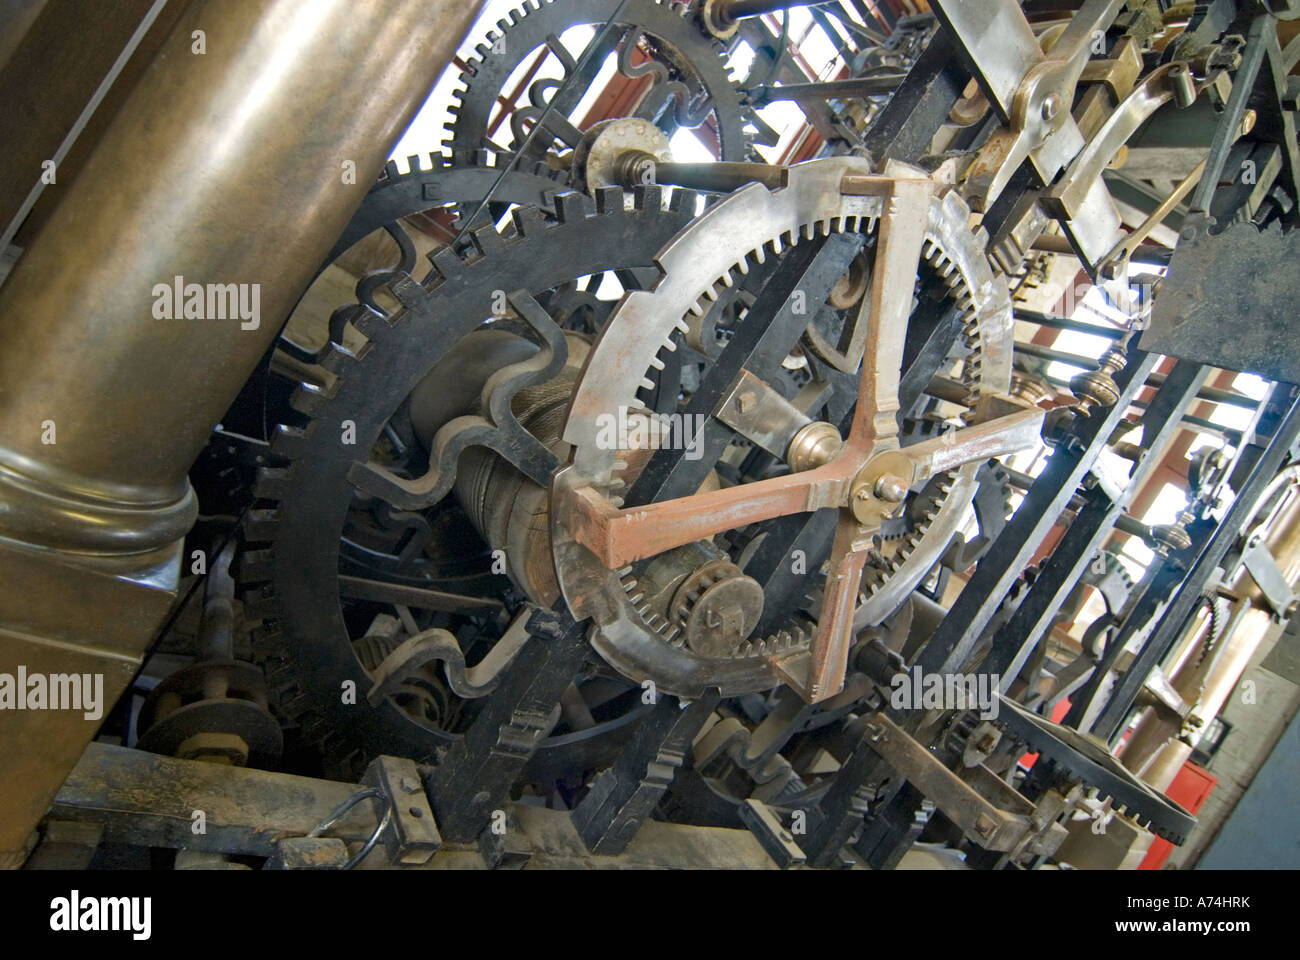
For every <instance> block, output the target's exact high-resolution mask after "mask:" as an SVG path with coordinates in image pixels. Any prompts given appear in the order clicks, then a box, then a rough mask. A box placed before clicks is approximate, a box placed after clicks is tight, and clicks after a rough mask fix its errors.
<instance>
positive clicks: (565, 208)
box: [555, 191, 592, 223]
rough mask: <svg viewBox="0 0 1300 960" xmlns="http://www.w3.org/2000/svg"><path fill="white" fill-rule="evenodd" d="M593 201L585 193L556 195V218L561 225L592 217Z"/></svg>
mask: <svg viewBox="0 0 1300 960" xmlns="http://www.w3.org/2000/svg"><path fill="white" fill-rule="evenodd" d="M591 212H592V206H591V201H590V200H589V199H588V198H587V195H586V194H585V193H576V192H574V191H566V192H564V193H557V194H556V195H555V217H556V219H557V220H559V221H560V223H571V222H573V221H575V220H582V219H584V218H586V217H588V216H590V215H591Z"/></svg>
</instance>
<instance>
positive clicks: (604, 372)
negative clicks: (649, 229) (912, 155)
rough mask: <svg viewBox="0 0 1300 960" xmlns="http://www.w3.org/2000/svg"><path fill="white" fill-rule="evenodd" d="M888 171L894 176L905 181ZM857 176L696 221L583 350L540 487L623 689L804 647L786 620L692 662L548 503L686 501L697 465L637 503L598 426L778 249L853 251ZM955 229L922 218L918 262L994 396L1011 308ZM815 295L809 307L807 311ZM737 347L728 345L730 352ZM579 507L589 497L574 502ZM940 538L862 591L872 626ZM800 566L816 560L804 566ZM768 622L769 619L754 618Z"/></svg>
mask: <svg viewBox="0 0 1300 960" xmlns="http://www.w3.org/2000/svg"><path fill="white" fill-rule="evenodd" d="M899 172H903V173H904V174H905V175H906V171H904V170H900V171H899ZM869 174H870V169H869V167H868V166H867V165H866V164H864V162H863V161H861V160H856V159H852V158H835V159H828V160H820V161H813V162H810V163H807V164H801V165H798V166H795V167H792V168H790V169H789V172H788V180H787V185H786V186H785V187H783V188H780V189H777V190H768V189H767V188H765V187H763V186H761V185H758V184H754V185H751V186H749V187H746V188H743V189H741V190H739V191H737V192H736V193H734V194H732V195H731V196H730V197H729V198H728V199H726V200H724V201H723V202H721V203H719V204H717V205H716V206H714V207H713V208H711V209H710V210H709V211H708V212H706V213H705V214H704V215H703V216H702V217H701V218H700V219H699V220H698V221H697V222H696V227H695V229H693V230H691V231H687V232H686V233H684V234H683V235H681V236H679V237H678V238H677V239H676V240H675V241H674V242H673V244H671V245H670V246H669V247H668V248H666V249H665V250H664V251H663V252H662V253H661V254H660V256H659V258H658V262H659V263H660V265H661V266H662V267H663V269H664V270H665V279H664V281H663V282H662V283H661V284H659V285H658V286H657V287H656V288H655V290H654V291H653V292H652V293H651V292H644V293H637V294H633V295H631V296H630V297H628V298H627V299H626V300H625V301H624V302H623V304H622V305H621V306H620V308H619V310H618V311H617V312H616V313H615V315H614V316H613V317H612V318H611V321H610V324H609V326H608V327H607V328H606V331H605V335H604V336H603V337H602V338H601V340H600V341H599V342H598V344H597V345H596V347H595V348H594V350H593V354H592V359H591V361H590V362H589V364H588V367H587V372H586V374H585V376H584V377H583V379H582V381H581V382H580V383H579V384H578V387H577V389H576V390H575V393H574V398H573V401H572V405H571V412H570V416H569V420H568V423H567V425H566V428H565V432H564V439H565V440H566V441H567V442H569V443H570V444H572V446H573V460H572V465H571V466H570V467H569V468H567V469H566V470H565V471H563V472H562V473H561V474H560V476H559V477H558V478H557V479H556V482H555V484H554V486H553V491H554V493H553V505H552V520H553V537H552V540H553V544H554V546H555V550H556V567H557V571H558V573H559V576H560V583H561V588H562V590H563V592H564V595H565V597H566V599H567V600H568V601H569V603H570V604H571V606H572V607H573V608H574V609H575V611H577V612H578V614H579V615H582V616H593V617H594V618H595V620H596V623H597V626H598V629H597V630H596V631H595V632H594V634H593V643H594V644H595V645H596V647H597V649H598V650H599V651H600V653H601V654H602V655H603V656H604V657H605V658H606V659H607V660H608V661H609V662H610V663H611V664H613V665H614V666H615V667H616V668H617V669H619V670H620V672H622V673H624V674H625V675H626V676H629V677H631V678H632V679H634V680H638V681H641V680H645V679H653V680H654V681H655V682H656V683H657V684H659V685H660V687H661V689H664V690H666V691H669V692H672V693H674V694H678V695H681V696H687V697H693V696H698V695H699V694H700V693H701V692H702V691H703V690H704V689H706V688H708V687H719V688H721V689H722V691H723V693H724V695H734V694H739V693H743V692H747V691H755V690H762V689H767V688H770V687H772V686H773V685H774V684H775V683H776V682H778V681H779V680H780V679H781V678H780V676H779V674H778V673H776V672H774V668H773V661H774V660H776V659H779V658H783V657H788V656H790V655H791V654H793V653H797V652H798V651H799V650H801V649H807V648H808V647H809V644H810V641H811V640H812V632H813V631H814V630H815V629H816V624H813V623H810V622H804V623H802V624H800V623H798V622H794V623H791V624H790V625H789V626H787V627H786V628H784V629H779V630H777V631H776V632H775V633H773V634H771V635H768V636H763V637H760V638H758V639H755V640H751V641H749V642H747V643H745V644H744V645H742V646H741V647H740V649H739V650H738V651H737V652H736V654H735V655H734V656H732V657H727V658H723V657H709V656H702V655H700V654H699V653H697V652H696V651H694V650H692V649H688V648H687V646H686V645H685V638H684V637H682V636H675V637H673V638H671V639H670V637H669V635H668V634H669V632H670V631H669V624H668V623H667V621H666V620H665V619H664V618H662V617H660V616H658V615H657V614H656V613H655V612H654V611H653V610H651V609H650V607H649V606H647V605H646V604H645V602H644V600H642V599H639V598H640V597H641V594H642V591H641V589H640V585H639V580H638V576H637V573H636V570H635V569H634V567H633V566H631V565H622V564H616V565H615V566H613V567H609V566H607V564H608V560H606V561H604V562H602V560H600V559H598V558H597V557H596V555H594V554H593V553H592V552H591V550H590V549H588V548H587V546H586V545H584V544H583V543H581V542H579V540H578V539H576V538H575V533H577V535H578V536H582V535H583V533H582V531H581V528H582V526H583V522H582V521H581V520H579V519H576V517H575V514H574V513H573V512H572V511H571V510H567V509H566V508H565V507H564V506H563V505H557V503H556V502H554V501H555V498H561V501H563V500H564V499H565V498H568V497H570V496H572V492H573V491H575V490H580V489H583V488H585V489H587V490H591V491H595V492H596V495H598V496H603V497H604V498H605V499H607V501H608V503H609V504H611V505H612V506H613V507H614V508H616V509H617V508H623V507H625V502H626V508H627V509H628V510H631V508H632V507H640V506H641V505H643V504H646V503H653V502H655V501H656V499H661V498H662V497H663V496H673V495H676V496H679V497H683V496H684V497H687V498H689V497H690V496H691V495H692V494H694V493H695V491H696V487H692V485H691V484H693V483H694V481H693V480H692V481H691V482H690V483H686V482H685V479H686V478H687V477H693V476H695V475H696V474H700V472H701V470H702V469H706V468H704V467H702V466H700V465H698V464H697V465H696V466H695V467H694V468H693V469H687V468H686V461H685V459H684V458H683V457H682V455H681V453H680V452H677V453H675V454H668V453H665V452H664V451H660V452H659V453H661V454H664V455H665V456H666V457H667V458H668V461H667V462H668V463H670V464H673V465H674V469H676V468H680V469H681V472H680V476H681V478H682V480H681V481H680V482H677V483H676V485H675V486H673V485H671V484H669V485H661V486H660V489H659V496H658V497H651V498H650V499H649V500H646V499H643V498H640V497H638V496H637V493H638V485H641V486H644V485H645V478H644V475H641V476H634V475H633V474H636V473H637V471H638V469H639V467H633V468H631V469H630V468H629V466H628V459H627V454H626V451H622V450H619V449H617V448H615V447H613V446H612V445H610V444H608V443H602V442H601V439H600V437H599V436H598V433H599V431H598V426H597V424H598V418H599V417H600V416H601V415H602V414H605V415H609V414H611V413H613V412H616V411H619V410H637V409H641V408H642V407H643V403H642V400H641V399H640V397H639V395H638V394H639V391H643V390H644V388H645V387H646V386H647V385H648V384H650V382H651V381H650V380H649V378H648V377H647V373H652V372H653V371H654V370H656V369H658V368H659V367H660V366H661V365H662V364H663V363H664V359H663V358H664V357H666V356H669V355H671V354H672V353H673V352H674V351H675V350H676V349H677V347H678V343H679V340H680V337H681V335H682V334H685V333H686V332H687V331H688V330H689V329H690V328H691V322H692V319H693V318H699V317H702V316H704V315H706V314H707V313H708V312H709V310H710V308H711V306H712V304H713V303H714V302H715V301H716V300H717V299H718V298H719V295H720V293H721V292H722V291H724V290H726V289H727V287H729V286H732V285H734V284H735V283H736V282H737V278H739V277H743V276H744V275H745V274H746V273H748V272H749V271H750V269H751V268H753V267H754V266H756V265H760V264H763V263H764V262H765V261H766V260H767V259H768V258H770V257H772V256H774V255H780V254H781V253H782V252H783V251H785V250H786V249H787V248H795V249H797V245H799V244H808V245H809V248H810V249H811V248H812V247H814V246H816V245H818V244H819V243H820V244H823V245H824V244H829V243H830V242H831V241H832V240H834V239H835V238H837V237H839V238H844V241H845V243H850V242H853V243H858V242H862V241H853V239H852V238H855V237H857V238H862V240H865V239H866V238H870V237H873V236H874V235H875V231H876V224H877V221H878V220H879V219H880V217H881V213H882V207H881V202H880V198H879V197H878V196H877V197H870V196H851V195H850V196H845V195H841V193H840V185H841V182H842V181H843V179H844V178H845V177H846V176H849V177H851V176H856V175H864V176H865V175H869ZM968 218H969V216H968V211H967V210H966V208H965V206H964V204H962V202H961V200H960V199H959V198H958V197H957V196H956V195H955V194H954V193H951V192H948V193H946V194H944V195H943V196H942V197H939V198H936V199H935V200H934V201H933V202H932V204H931V207H930V209H929V211H928V214H927V215H926V216H925V218H924V219H925V230H924V233H925V237H924V245H923V249H922V251H921V255H922V257H923V258H924V259H927V260H929V261H930V262H931V263H934V264H935V265H936V268H937V270H938V271H939V273H940V275H941V276H943V277H944V278H951V279H948V282H949V283H950V284H951V286H952V287H953V288H954V289H959V290H960V291H961V294H962V298H961V299H960V300H959V301H958V303H959V306H960V307H961V309H962V310H963V313H964V329H965V336H966V339H967V342H968V344H969V345H970V349H971V351H972V353H971V357H970V359H969V361H968V362H967V364H966V371H967V374H968V376H969V377H970V384H971V387H972V391H973V392H974V393H976V394H978V395H987V394H996V393H1000V392H1002V391H1005V389H1006V387H1007V385H1008V383H1009V380H1010V369H1011V355H1010V345H1011V314H1010V298H1009V295H1008V293H1007V291H1006V288H1005V285H1003V284H999V283H997V282H995V280H994V277H993V275H992V273H991V271H990V270H989V268H988V265H987V262H986V260H985V259H984V256H983V253H982V250H983V245H982V243H981V242H980V241H979V240H978V239H977V238H976V237H975V236H974V235H973V234H971V233H970V231H969V228H968V226H967V221H968ZM697 231H698V232H697ZM703 237H707V242H705V241H704V240H700V239H697V238H703ZM721 238H725V240H722V239H721ZM855 255H856V247H854V248H853V249H849V250H847V257H846V258H845V260H844V263H843V264H842V265H841V267H837V268H835V269H834V270H832V271H831V274H830V275H828V276H827V277H826V278H825V280H826V289H825V290H823V291H822V295H825V294H827V293H829V291H830V288H831V287H832V286H833V285H834V283H835V281H836V280H838V279H839V278H840V277H842V276H843V274H844V273H845V271H846V269H847V267H848V265H849V262H850V260H851V258H852V257H853V256H855ZM916 270H917V265H916V264H913V265H912V266H911V271H912V275H913V276H915V275H916ZM815 295H816V294H814V293H810V295H809V296H808V301H809V302H810V303H811V302H813V300H814V296H815ZM755 309H757V308H755ZM765 319H766V318H765ZM783 322H784V325H785V326H786V327H790V328H791V329H793V330H794V335H793V337H792V342H791V343H787V344H785V345H784V346H781V347H780V348H779V349H776V350H775V353H774V354H773V355H774V356H775V355H777V354H779V357H780V358H784V357H785V356H786V355H787V353H788V352H789V350H790V348H791V346H792V345H793V340H797V338H798V336H799V333H800V332H802V327H803V326H806V325H807V319H805V320H803V321H802V323H800V322H797V321H791V320H790V319H789V318H788V317H787V318H785V320H784V321H783ZM736 342H738V341H737V340H736V339H734V338H733V341H732V343H733V344H734V343H736ZM730 346H731V345H730V344H729V346H728V349H730ZM769 352H770V351H769ZM724 353H725V351H724ZM715 366H717V365H716V364H715ZM718 370H719V371H721V373H720V375H721V376H723V377H724V378H725V379H727V380H728V381H729V380H730V376H731V373H732V372H728V371H725V370H722V367H721V366H718ZM751 372H753V373H761V371H751ZM706 383H707V380H706ZM725 386H726V385H724V389H725ZM850 388H851V387H850ZM701 389H702V392H701V393H697V394H696V396H695V397H694V398H692V404H691V405H690V406H689V407H688V413H687V414H684V415H687V416H689V415H690V411H694V410H696V409H699V410H701V411H704V410H712V409H713V408H714V405H715V404H717V402H718V400H719V398H718V397H717V396H712V395H709V396H705V395H704V393H705V391H704V389H703V387H702V388H701ZM708 423H712V421H711V420H709V421H707V422H706V426H707V424H708ZM715 435H716V437H717V438H718V439H717V440H711V439H709V436H708V435H707V434H706V436H705V441H704V442H705V444H706V446H707V445H708V444H709V443H713V444H714V446H713V447H712V448H710V456H708V457H705V458H703V459H704V461H705V462H707V463H708V465H712V463H713V462H714V461H715V459H716V457H717V456H718V455H719V454H720V453H721V451H722V449H724V448H725V447H726V445H727V443H728V441H729V438H730V437H731V436H732V434H731V433H730V432H727V431H718V432H717V433H716V434H715ZM1035 436H1036V433H1035ZM903 449H904V450H906V449H907V448H906V447H904V448H903ZM983 459H984V457H981V458H980V461H981V462H982V461H983ZM652 463H653V460H652ZM978 466H979V464H978V463H975V462H969V463H966V464H965V465H964V466H961V467H960V468H959V470H958V471H957V475H958V480H959V481H960V480H963V479H964V480H965V481H966V482H965V484H964V485H963V486H962V487H961V489H960V490H959V488H958V484H957V483H955V484H954V486H953V491H952V493H951V494H950V496H949V497H948V499H947V500H946V501H945V503H944V505H943V506H942V507H940V508H939V510H938V511H936V513H935V520H934V521H932V526H933V527H940V524H939V523H938V522H937V521H938V518H940V517H943V518H944V520H947V519H948V518H949V517H951V519H952V522H953V523H954V524H955V522H956V520H957V518H958V517H959V516H960V514H961V512H962V510H963V509H964V507H965V505H966V503H968V502H969V500H970V498H971V496H973V494H974V491H975V480H974V477H975V473H976V471H977V469H978ZM647 472H648V471H647ZM661 473H662V471H661ZM724 492H725V491H724ZM580 496H581V497H585V498H589V495H588V494H585V493H584V494H581V495H580ZM683 502H687V501H683ZM596 509H597V510H598V511H599V510H604V509H606V508H604V507H598V508H596ZM629 515H630V514H629ZM716 525H717V526H721V527H723V528H725V527H727V526H728V525H727V524H723V523H718V524H716ZM730 526H735V527H738V526H740V525H739V524H735V525H730ZM670 535H671V534H670ZM950 535H951V529H941V530H939V531H938V532H936V533H935V535H933V536H930V535H929V534H922V535H920V536H919V537H917V538H916V541H915V543H912V544H910V546H911V547H912V549H911V551H910V552H909V554H908V556H907V557H906V558H905V559H904V560H903V561H902V562H900V563H898V564H897V565H896V567H895V568H894V570H893V573H894V577H895V578H896V579H897V587H896V589H891V590H888V591H887V590H884V589H882V588H877V589H876V590H875V591H873V592H872V599H870V600H868V603H875V604H878V610H876V611H873V613H872V615H873V616H874V615H875V614H877V613H878V616H879V618H883V617H884V616H885V615H886V614H888V613H889V612H890V610H892V609H893V607H894V606H897V600H900V599H901V598H902V597H903V596H906V594H907V593H908V592H910V590H911V589H912V588H913V587H914V586H915V584H916V582H917V581H919V580H920V579H921V578H922V577H923V576H924V575H925V573H926V572H927V571H928V570H929V569H930V568H931V567H932V566H933V564H934V563H935V562H936V561H937V560H938V558H939V555H940V554H941V553H942V551H943V549H944V548H945V547H946V546H947V544H948V541H949V538H950ZM807 560H808V561H809V562H816V563H819V562H820V560H819V559H817V558H813V557H808V558H807ZM814 572H815V571H814ZM868 589H870V588H869V587H868ZM895 594H897V596H895ZM854 596H855V597H856V596H857V593H856V590H855V591H854ZM876 598H878V599H876ZM770 615H771V611H770V610H769V611H767V612H766V613H765V619H766V618H767V617H769V616H770Z"/></svg>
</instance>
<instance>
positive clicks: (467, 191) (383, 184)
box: [325, 151, 567, 264]
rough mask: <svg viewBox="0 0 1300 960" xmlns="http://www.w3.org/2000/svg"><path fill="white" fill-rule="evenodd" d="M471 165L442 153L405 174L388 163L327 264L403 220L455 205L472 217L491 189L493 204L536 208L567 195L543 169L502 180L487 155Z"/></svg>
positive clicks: (558, 175) (557, 176) (559, 179)
mask: <svg viewBox="0 0 1300 960" xmlns="http://www.w3.org/2000/svg"><path fill="white" fill-rule="evenodd" d="M471 160H473V161H475V162H473V163H468V164H453V163H451V162H450V161H448V159H447V158H446V157H444V156H443V155H442V154H441V153H431V154H429V155H428V164H427V165H425V164H424V163H423V162H422V158H421V157H419V156H412V157H408V158H407V161H406V162H407V165H408V167H409V172H407V173H402V172H400V171H399V170H398V169H397V164H396V163H394V162H393V161H391V160H390V161H388V163H387V164H386V165H385V167H384V172H383V173H382V174H381V175H380V177H379V179H378V180H376V181H375V184H374V186H372V187H371V188H370V190H369V192H367V193H366V198H365V199H364V200H362V201H361V206H360V207H359V208H358V209H357V212H356V213H355V214H353V216H352V219H351V220H350V221H348V225H347V229H345V230H344V231H343V235H342V236H341V237H339V239H338V242H337V243H335V244H334V249H333V250H331V251H330V253H329V256H328V257H327V258H326V260H325V262H326V263H327V264H328V263H331V262H333V261H334V260H336V259H338V257H339V256H340V255H341V254H343V253H344V252H345V251H346V250H347V249H348V248H349V247H351V246H352V245H353V244H354V243H356V242H357V241H358V240H360V239H361V238H362V237H365V236H366V235H367V234H369V233H371V232H372V231H375V230H379V229H381V228H383V227H385V226H387V225H388V224H390V223H392V222H393V221H395V220H400V219H402V218H403V217H409V216H411V215H412V214H416V213H421V212H423V211H425V210H430V209H432V208H434V207H441V206H445V205H447V204H449V203H454V204H456V208H457V209H456V213H457V216H458V217H460V216H463V215H465V214H466V213H472V212H473V210H474V207H476V206H477V205H478V204H479V203H481V202H482V200H483V198H484V197H486V196H487V195H488V191H490V190H492V189H493V187H496V190H495V192H494V193H493V194H492V198H493V202H494V203H501V204H514V205H517V206H537V207H550V206H551V205H552V201H553V200H554V197H555V194H556V193H558V192H562V191H564V190H566V189H567V188H566V187H565V185H564V179H565V178H564V174H563V173H562V172H557V171H554V170H551V169H549V168H548V167H547V166H545V165H544V164H534V165H532V166H530V167H528V168H526V169H513V170H510V171H508V172H506V173H505V176H504V177H502V171H501V170H498V169H494V168H492V167H489V166H487V165H486V160H487V157H486V154H485V153H484V152H483V151H480V152H479V154H478V155H477V156H475V157H472V158H471ZM498 179H500V181H501V182H500V184H499V185H498V184H497V181H498Z"/></svg>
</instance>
